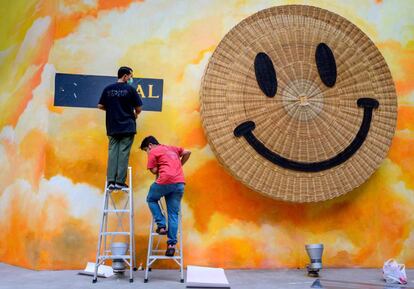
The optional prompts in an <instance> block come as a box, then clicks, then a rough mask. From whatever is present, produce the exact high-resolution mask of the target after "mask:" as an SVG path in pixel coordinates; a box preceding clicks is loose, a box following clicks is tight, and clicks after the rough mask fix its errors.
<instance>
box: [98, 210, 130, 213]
mask: <svg viewBox="0 0 414 289" xmlns="http://www.w3.org/2000/svg"><path fill="white" fill-rule="evenodd" d="M104 213H129V210H126V209H125V210H121V209H116V210H104Z"/></svg>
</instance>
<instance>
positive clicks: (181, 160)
mask: <svg viewBox="0 0 414 289" xmlns="http://www.w3.org/2000/svg"><path fill="white" fill-rule="evenodd" d="M141 149H142V150H143V151H146V152H147V154H148V164H147V168H148V169H149V170H150V171H151V172H152V173H153V174H154V175H156V180H155V182H154V183H153V184H152V185H151V187H150V190H149V192H148V196H147V203H148V206H149V208H150V210H151V213H152V215H153V217H154V220H155V222H156V223H157V226H158V228H157V233H159V234H160V235H166V234H167V237H168V241H167V244H168V247H167V251H166V252H165V255H166V256H174V253H175V244H177V230H178V214H179V212H180V206H181V199H182V197H183V193H184V186H185V180H184V173H183V169H182V166H183V165H184V164H185V162H186V161H187V160H188V158H189V157H190V154H191V152H190V151H188V150H184V149H183V148H180V147H174V146H167V145H162V144H160V143H159V142H158V141H157V139H156V138H155V137H153V136H148V137H146V138H144V139H143V141H142V143H141ZM162 197H165V202H166V203H167V213H168V230H167V226H166V222H165V217H164V215H163V214H162V213H161V209H160V206H159V205H158V201H159V200H160V199H161V198H162Z"/></svg>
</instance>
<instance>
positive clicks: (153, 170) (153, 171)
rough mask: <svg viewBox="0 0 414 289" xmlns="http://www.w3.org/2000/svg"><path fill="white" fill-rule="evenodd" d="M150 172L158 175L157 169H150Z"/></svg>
mask: <svg viewBox="0 0 414 289" xmlns="http://www.w3.org/2000/svg"><path fill="white" fill-rule="evenodd" d="M149 170H150V171H151V173H153V174H154V175H158V168H157V167H155V168H152V169H149Z"/></svg>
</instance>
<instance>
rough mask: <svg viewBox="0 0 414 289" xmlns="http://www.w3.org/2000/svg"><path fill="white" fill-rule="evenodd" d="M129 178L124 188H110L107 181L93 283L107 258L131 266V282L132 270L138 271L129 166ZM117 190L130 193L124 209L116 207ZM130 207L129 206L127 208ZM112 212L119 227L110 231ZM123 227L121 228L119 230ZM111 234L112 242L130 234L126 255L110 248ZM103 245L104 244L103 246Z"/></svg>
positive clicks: (131, 278)
mask: <svg viewBox="0 0 414 289" xmlns="http://www.w3.org/2000/svg"><path fill="white" fill-rule="evenodd" d="M128 179H129V188H125V189H122V190H108V188H107V185H108V184H107V182H105V190H104V191H105V193H104V200H103V208H102V219H101V226H100V230H99V237H98V249H97V251H96V262H95V273H94V276H93V280H92V282H93V283H96V282H97V274H98V268H99V266H100V265H102V264H104V263H105V261H107V260H114V259H118V260H119V259H121V260H123V261H124V262H125V263H126V264H127V265H128V266H129V282H131V283H132V282H133V281H134V278H133V276H132V271H133V270H134V271H136V270H137V268H136V267H135V266H136V262H135V236H134V197H133V194H132V168H131V167H128ZM115 191H122V192H125V193H127V194H128V198H127V200H126V201H125V204H124V206H123V208H122V209H118V208H117V207H116V204H115V201H114V199H113V198H112V193H113V192H115ZM109 200H111V203H112V208H110V207H109ZM127 207H128V208H127ZM112 214H115V217H116V218H117V219H118V220H117V221H118V222H117V227H116V229H115V231H113V232H108V217H109V216H110V215H112ZM124 214H129V230H128V231H124V230H123V225H122V216H124ZM119 228H121V230H118V229H119ZM108 236H111V237H112V238H111V242H112V241H113V240H114V237H115V236H129V246H128V247H129V248H128V250H127V253H126V254H125V255H112V254H111V250H110V249H108V247H107V245H108V242H107V237H108ZM102 245H103V246H102Z"/></svg>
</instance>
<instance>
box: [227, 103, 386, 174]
mask: <svg viewBox="0 0 414 289" xmlns="http://www.w3.org/2000/svg"><path fill="white" fill-rule="evenodd" d="M357 105H358V107H362V108H364V116H363V119H362V123H361V127H360V128H359V130H358V133H357V134H356V136H355V138H354V140H353V141H352V142H351V143H350V144H349V145H348V146H347V147H346V148H345V149H344V150H343V151H342V152H340V153H338V154H337V155H336V156H334V157H332V158H330V159H327V160H324V161H320V162H312V163H305V162H297V161H292V160H289V159H287V158H284V157H282V156H280V155H279V154H277V153H274V152H272V151H271V150H269V149H268V148H267V147H266V146H265V145H264V144H263V143H262V142H261V141H260V140H258V139H257V138H256V137H255V135H254V134H253V130H254V129H255V128H256V124H255V123H254V122H253V121H245V122H243V123H241V124H240V125H238V126H237V127H236V128H235V129H234V135H235V136H236V137H241V136H243V137H244V138H245V139H246V141H247V142H248V143H249V144H250V146H251V147H252V148H254V150H255V151H256V152H257V153H259V154H260V155H261V156H263V157H264V158H266V159H267V160H269V161H271V162H272V163H274V164H275V165H278V166H280V167H283V168H285V169H290V170H295V171H301V172H320V171H324V170H328V169H331V168H333V167H335V166H338V165H340V164H342V163H344V162H345V161H347V160H348V159H349V158H350V157H351V156H352V155H353V154H354V153H355V152H357V151H358V149H359V148H360V147H361V146H362V144H363V143H364V141H365V139H366V138H367V135H368V132H369V128H370V126H371V120H372V111H373V110H374V108H375V109H376V108H378V106H379V103H378V101H377V100H376V99H373V98H360V99H358V101H357Z"/></svg>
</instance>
